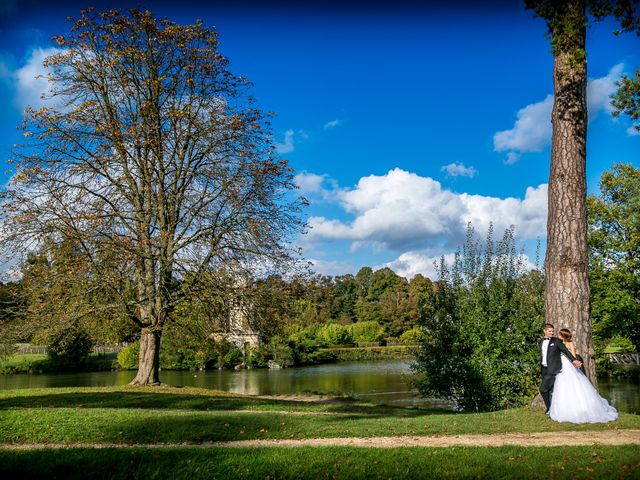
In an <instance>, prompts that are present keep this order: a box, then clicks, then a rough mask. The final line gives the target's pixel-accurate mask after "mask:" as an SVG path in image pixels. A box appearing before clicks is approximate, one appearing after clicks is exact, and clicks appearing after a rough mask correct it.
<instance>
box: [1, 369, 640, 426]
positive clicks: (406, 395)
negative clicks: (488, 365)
mask: <svg viewBox="0 0 640 480" xmlns="http://www.w3.org/2000/svg"><path fill="white" fill-rule="evenodd" d="M410 373H411V372H410V370H409V366H408V363H407V362H406V361H402V360H393V361H377V362H357V363H336V364H330V365H320V366H314V367H301V368H288V369H283V370H269V369H254V370H240V371H232V370H222V371H218V370H215V371H207V372H174V371H163V372H161V375H160V379H161V380H162V382H164V383H166V384H169V385H172V386H176V387H179V386H184V387H187V386H189V387H200V388H211V389H214V390H222V391H227V392H233V393H240V394H248V395H287V394H305V393H307V394H308V393H322V394H329V395H345V394H346V395H352V396H354V397H356V398H358V399H361V400H365V401H368V402H372V403H376V404H383V405H394V406H401V407H410V406H421V407H438V408H450V407H451V405H450V404H449V403H448V402H446V401H442V400H435V399H423V398H420V397H419V396H418V395H417V394H416V393H415V392H413V391H412V390H411V389H410V388H409V386H408V380H409V377H410ZM134 375H135V372H131V371H124V372H91V373H68V374H63V373H59V374H40V375H38V374H34V375H0V390H6V389H14V388H40V387H82V386H91V387H99V386H114V385H126V384H127V383H129V382H130V381H131V380H132V379H133V377H134ZM599 390H600V394H601V395H602V396H603V397H605V398H606V399H607V400H609V401H610V402H612V403H613V405H614V406H615V407H616V408H617V409H618V410H619V411H621V412H629V413H636V414H640V384H639V383H638V382H634V381H630V380H612V379H602V380H600V383H599Z"/></svg>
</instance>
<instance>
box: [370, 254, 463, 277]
mask: <svg viewBox="0 0 640 480" xmlns="http://www.w3.org/2000/svg"><path fill="white" fill-rule="evenodd" d="M441 258H442V255H437V256H430V255H429V254H428V253H425V252H422V251H411V252H405V253H403V254H402V255H400V256H399V257H398V258H396V259H395V260H394V261H392V262H388V263H385V264H384V265H382V266H383V267H389V268H390V269H391V270H393V271H394V272H396V273H397V274H398V275H400V276H403V277H406V278H409V279H411V278H413V277H415V276H416V275H417V274H418V273H421V274H422V275H424V276H425V277H427V278H430V279H432V280H436V279H438V278H439V275H438V267H437V265H438V264H439V263H440V259H441ZM454 258H455V253H447V254H445V255H444V259H445V262H446V263H447V264H449V265H451V264H452V263H453V260H454Z"/></svg>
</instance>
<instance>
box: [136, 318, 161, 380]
mask: <svg viewBox="0 0 640 480" xmlns="http://www.w3.org/2000/svg"><path fill="white" fill-rule="evenodd" d="M161 336H162V332H161V331H160V330H151V329H148V328H145V329H143V330H142V336H141V337H140V355H139V356H138V374H137V375H136V377H135V378H134V379H133V380H132V381H131V383H130V384H129V385H159V384H160V338H161Z"/></svg>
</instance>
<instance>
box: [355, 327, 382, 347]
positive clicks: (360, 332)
mask: <svg viewBox="0 0 640 480" xmlns="http://www.w3.org/2000/svg"><path fill="white" fill-rule="evenodd" d="M349 333H350V334H351V338H352V339H353V341H354V342H357V343H358V344H362V343H376V344H378V345H379V344H380V342H382V340H384V335H385V334H384V328H382V326H381V325H380V324H379V323H378V322H371V321H370V322H356V323H354V324H353V325H350V326H349Z"/></svg>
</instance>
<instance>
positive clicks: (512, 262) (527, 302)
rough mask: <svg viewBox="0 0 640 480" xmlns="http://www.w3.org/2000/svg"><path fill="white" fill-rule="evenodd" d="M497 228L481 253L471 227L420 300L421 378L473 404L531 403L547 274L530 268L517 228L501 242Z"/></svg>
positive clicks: (424, 388)
mask: <svg viewBox="0 0 640 480" xmlns="http://www.w3.org/2000/svg"><path fill="white" fill-rule="evenodd" d="M491 234H492V232H491V230H490V231H489V235H488V238H487V242H486V247H485V251H484V253H481V252H480V250H479V246H478V243H477V241H476V240H475V238H474V234H473V230H472V229H470V231H468V233H467V242H466V243H465V245H464V248H463V250H462V252H458V253H457V254H456V259H455V261H454V263H453V265H452V267H451V270H449V268H448V267H447V265H446V263H445V262H444V259H443V260H442V261H441V264H440V272H439V273H440V279H439V281H438V283H437V286H438V288H437V289H436V290H435V291H434V292H433V293H431V294H430V295H429V296H428V297H427V298H426V299H425V301H424V302H423V304H422V305H421V326H422V328H424V331H425V337H424V338H423V340H422V341H421V343H420V346H419V348H418V350H417V352H416V362H415V363H414V364H413V370H414V372H415V373H416V374H418V375H417V377H418V380H417V381H416V382H415V386H416V387H417V388H418V390H419V391H420V393H421V394H423V395H424V396H428V397H433V396H436V397H446V398H449V399H450V400H452V401H454V402H455V403H456V404H457V406H458V408H460V409H462V410H466V411H469V410H475V411H486V410H499V409H504V408H513V407H518V406H522V405H526V404H528V403H529V402H530V401H531V399H532V398H533V396H534V395H535V394H536V393H537V389H538V388H537V387H538V382H537V377H538V375H539V363H540V358H539V355H540V353H539V348H538V339H539V338H540V331H541V329H542V325H543V323H544V295H543V291H544V277H543V275H542V272H539V271H537V270H533V271H527V270H526V269H525V268H524V265H523V262H522V259H521V257H520V256H519V255H518V254H517V253H516V247H515V242H514V237H513V231H512V230H507V231H506V232H505V235H504V237H503V239H502V241H500V242H497V243H495V244H494V242H493V240H492V238H491ZM497 335H499V338H496V336H497Z"/></svg>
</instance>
